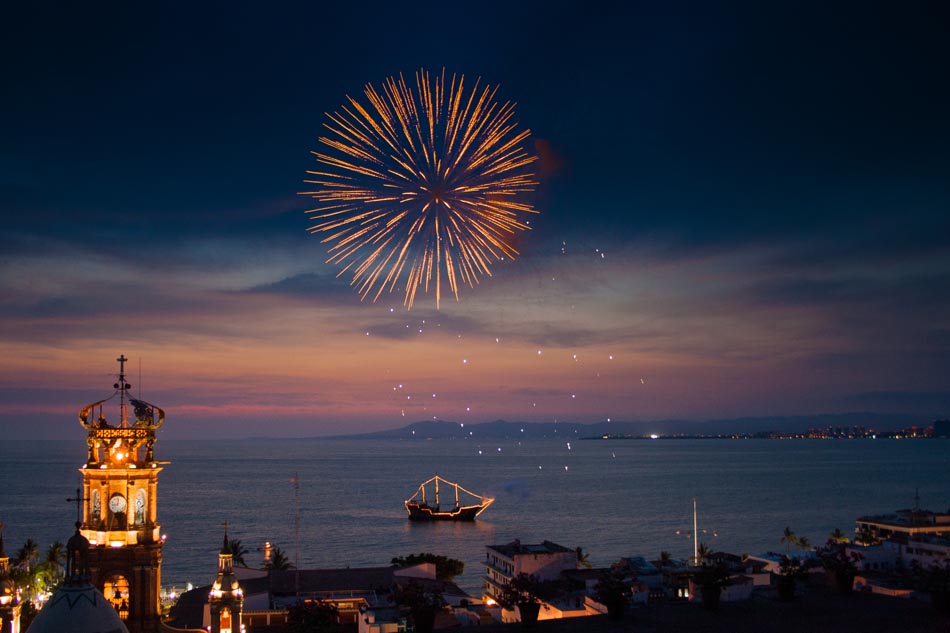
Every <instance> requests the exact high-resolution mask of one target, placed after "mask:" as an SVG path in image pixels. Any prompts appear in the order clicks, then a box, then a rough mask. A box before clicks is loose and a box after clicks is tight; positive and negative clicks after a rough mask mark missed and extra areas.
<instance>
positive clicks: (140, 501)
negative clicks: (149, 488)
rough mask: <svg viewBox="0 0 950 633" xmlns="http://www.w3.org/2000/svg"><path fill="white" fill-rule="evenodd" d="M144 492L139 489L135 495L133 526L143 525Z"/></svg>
mask: <svg viewBox="0 0 950 633" xmlns="http://www.w3.org/2000/svg"><path fill="white" fill-rule="evenodd" d="M145 502H146V497H145V490H144V489H143V488H139V489H138V491H137V492H136V493H135V525H145Z"/></svg>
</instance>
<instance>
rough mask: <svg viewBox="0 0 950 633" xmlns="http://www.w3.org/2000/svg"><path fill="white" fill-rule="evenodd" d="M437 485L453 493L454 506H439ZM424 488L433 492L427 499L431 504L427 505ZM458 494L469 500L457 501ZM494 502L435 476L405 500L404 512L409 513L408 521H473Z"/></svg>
mask: <svg viewBox="0 0 950 633" xmlns="http://www.w3.org/2000/svg"><path fill="white" fill-rule="evenodd" d="M439 484H442V487H443V488H444V487H446V486H449V487H451V488H452V489H453V490H454V492H455V504H454V505H453V506H452V507H450V508H448V509H445V510H443V509H442V507H441V505H440V498H439ZM426 486H432V487H433V488H434V490H435V495H434V496H430V497H429V498H428V499H431V500H432V501H433V502H432V503H429V500H427V498H426ZM460 492H461V493H464V494H465V495H467V496H468V497H469V498H470V499H466V498H465V497H463V499H462V501H459V493H460ZM494 501H495V499H494V498H492V497H483V496H482V495H477V494H475V493H474V492H471V491H469V490H466V489H465V488H463V487H462V486H460V485H458V484H457V483H455V482H453V481H449V480H448V479H443V478H442V477H439V476H438V475H436V476H434V477H432V478H431V479H428V480H426V481H424V482H422V485H421V486H419V489H418V490H416V492H415V494H414V495H412V496H411V497H410V498H409V499H407V500H406V512H408V513H409V520H410V521H474V520H475V517H477V516H478V515H479V514H481V513H482V512H484V511H485V508H487V507H488V506H490V505H491V504H492V502H494Z"/></svg>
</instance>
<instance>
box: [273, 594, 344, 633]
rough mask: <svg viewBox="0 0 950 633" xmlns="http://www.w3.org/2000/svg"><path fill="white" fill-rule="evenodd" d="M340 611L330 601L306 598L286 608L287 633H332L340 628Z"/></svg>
mask: <svg viewBox="0 0 950 633" xmlns="http://www.w3.org/2000/svg"><path fill="white" fill-rule="evenodd" d="M339 620H340V611H339V609H337V607H336V605H335V604H333V603H332V602H324V601H323V600H308V601H306V602H298V603H297V604H295V605H293V606H291V607H290V609H288V610H287V629H286V630H287V633H334V632H336V631H339V630H340V622H339Z"/></svg>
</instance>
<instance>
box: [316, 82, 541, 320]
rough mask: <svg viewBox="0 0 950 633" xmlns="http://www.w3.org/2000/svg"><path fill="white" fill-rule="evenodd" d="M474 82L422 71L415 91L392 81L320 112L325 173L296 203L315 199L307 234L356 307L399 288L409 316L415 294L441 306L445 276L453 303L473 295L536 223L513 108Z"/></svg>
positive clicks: (526, 155) (527, 156) (522, 134)
mask: <svg viewBox="0 0 950 633" xmlns="http://www.w3.org/2000/svg"><path fill="white" fill-rule="evenodd" d="M480 83H481V80H480V79H477V80H475V82H474V85H473V86H472V88H471V89H470V90H469V89H467V86H466V82H465V77H464V76H458V77H456V75H452V76H451V78H448V79H447V78H446V75H445V71H444V70H443V71H442V73H441V74H437V75H435V76H433V75H432V74H430V73H429V72H427V71H425V70H420V71H418V72H417V73H416V74H415V90H414V91H413V90H412V89H411V86H410V84H408V83H407V82H406V80H405V79H404V78H403V76H402V75H399V77H398V78H396V77H390V78H388V79H386V80H385V81H384V83H383V85H382V89H381V90H377V89H376V88H375V87H373V86H372V85H371V84H367V85H366V87H365V89H364V96H365V97H366V102H365V103H361V102H360V101H358V100H357V99H354V98H352V97H349V96H347V103H346V104H345V105H343V106H342V107H341V109H340V111H338V112H334V113H332V114H329V113H328V114H327V119H328V120H327V122H326V123H324V127H325V128H326V130H327V132H326V136H322V137H320V139H319V141H320V143H321V144H322V145H323V146H324V147H323V149H322V151H314V152H312V154H313V155H314V156H315V157H316V159H317V162H318V163H320V165H321V166H320V167H319V168H318V169H319V170H315V171H308V172H307V174H309V176H310V177H309V178H308V179H307V180H305V182H307V183H310V184H312V185H314V188H313V190H312V191H303V192H300V193H301V195H309V196H312V197H313V198H314V199H315V200H316V201H317V206H316V207H315V208H313V209H310V210H309V211H308V213H310V214H311V219H312V220H314V222H315V224H313V225H312V226H311V227H310V228H309V229H308V230H309V231H310V232H311V233H321V234H326V236H325V237H323V239H322V242H323V243H326V244H330V245H331V246H330V247H329V259H328V260H327V262H328V263H332V264H335V265H340V266H341V267H342V268H341V270H340V273H339V274H340V275H343V274H344V273H347V272H350V273H351V274H352V280H351V282H350V285H352V286H354V287H355V288H356V289H357V290H358V292H359V293H360V297H361V299H365V298H366V297H367V296H372V298H373V301H376V299H378V298H379V296H380V295H381V294H382V293H383V292H384V291H386V290H388V291H389V292H393V291H394V289H395V288H396V287H397V285H402V288H403V290H404V291H405V298H404V301H403V303H404V305H405V306H406V307H407V308H408V309H412V304H413V301H414V300H415V296H416V291H417V290H418V289H419V287H420V286H421V287H422V288H423V289H424V291H425V292H429V290H430V287H432V288H434V291H435V299H436V306H437V307H438V305H439V302H440V300H441V291H442V278H443V276H444V277H445V280H446V281H447V282H448V285H449V288H450V290H451V292H452V294H453V295H454V296H455V299H456V301H458V297H459V285H460V282H461V283H464V284H468V285H469V287H473V286H474V285H475V284H476V283H478V280H479V277H480V276H481V275H488V276H491V271H490V269H489V266H490V264H491V263H492V261H498V260H501V259H503V258H505V257H507V258H510V259H514V258H515V257H516V256H517V255H518V252H517V250H516V249H515V248H514V238H515V235H516V232H518V231H522V230H526V229H527V228H528V225H527V220H526V219H525V218H526V217H527V215H528V214H530V213H537V211H536V210H535V209H534V208H532V206H531V204H529V203H527V202H524V201H523V198H524V194H528V193H530V192H532V191H534V189H535V187H536V186H537V184H538V183H537V182H535V180H534V174H533V173H531V164H532V163H533V162H534V161H535V160H536V157H535V156H534V155H532V154H531V153H530V152H529V151H528V150H527V149H525V144H526V141H527V139H528V137H529V136H530V134H531V132H530V130H527V129H526V130H522V131H518V130H517V121H515V119H514V110H515V104H514V103H511V102H505V103H504V104H499V103H496V102H495V101H494V98H495V95H496V93H497V91H498V87H497V86H495V87H492V86H487V85H486V86H480Z"/></svg>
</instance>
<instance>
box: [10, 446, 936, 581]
mask: <svg viewBox="0 0 950 633" xmlns="http://www.w3.org/2000/svg"><path fill="white" fill-rule="evenodd" d="M84 456H85V442H84V441H83V440H82V439H81V438H77V441H75V442H32V443H31V442H2V443H0V521H3V522H4V523H5V524H6V526H7V527H6V530H5V532H4V536H5V539H4V540H5V543H6V549H7V552H8V553H9V554H11V555H14V554H15V552H16V549H17V548H19V546H20V545H21V544H22V542H23V541H24V540H25V539H26V538H27V537H31V538H33V539H34V540H35V541H37V542H38V543H40V545H41V547H42V548H45V547H46V546H47V545H48V544H49V543H51V542H53V541H54V540H60V541H65V540H66V539H67V538H68V537H69V535H70V533H71V531H72V527H71V526H72V523H73V521H74V520H75V506H74V505H72V504H69V503H67V502H66V498H67V497H69V496H72V495H73V494H74V491H75V488H76V486H77V484H78V481H79V476H78V472H77V469H78V467H79V466H80V465H81V463H82V460H83V459H84ZM156 458H157V459H161V460H168V461H170V462H171V463H170V464H168V465H167V466H166V467H165V470H164V471H163V473H162V474H161V479H160V483H159V497H158V503H159V519H160V522H161V524H162V532H163V533H165V534H167V537H168V538H167V541H166V546H165V551H164V566H163V584H164V585H166V586H168V585H175V586H178V587H181V586H183V585H185V583H187V582H191V583H194V584H196V585H198V584H204V583H208V582H210V581H211V580H212V579H213V577H214V574H215V571H216V564H217V559H216V552H217V550H218V548H219V547H220V543H221V538H222V531H223V527H222V525H223V523H224V522H225V521H228V522H229V524H230V526H231V527H230V534H231V536H232V538H237V539H240V540H241V541H242V542H243V543H244V545H245V546H246V547H247V548H248V549H249V550H250V551H251V553H250V555H249V556H248V557H247V558H248V562H249V563H251V564H252V565H253V564H255V563H257V562H259V561H260V560H261V556H262V554H261V552H260V551H259V550H260V548H261V546H262V545H263V543H264V541H265V540H269V541H271V542H272V543H274V544H275V545H277V546H278V547H281V548H282V549H283V550H285V551H286V552H287V553H288V555H289V557H290V558H291V560H294V559H296V560H297V561H298V563H299V566H300V567H305V568H327V567H346V566H352V567H356V566H372V565H385V564H388V563H389V561H390V559H391V558H393V557H394V556H401V555H406V554H410V553H414V552H422V551H429V552H435V553H438V554H443V555H447V556H451V557H454V558H458V559H461V560H462V561H464V562H465V574H464V575H463V576H462V577H461V578H459V579H458V581H459V584H460V585H461V586H462V587H463V588H464V589H467V590H469V591H471V592H475V593H477V592H478V591H479V587H480V585H481V583H480V580H479V577H480V575H481V572H482V568H481V561H482V560H483V559H484V556H485V553H484V547H485V545H486V544H498V543H506V542H509V541H511V540H513V539H515V538H519V539H521V540H522V541H523V542H538V541H541V540H544V539H548V540H552V541H554V542H556V543H560V544H562V545H565V546H567V547H572V548H573V547H575V546H581V547H583V548H584V550H585V551H587V552H589V553H590V560H591V562H592V563H594V564H595V565H607V564H609V563H611V562H613V561H615V560H617V559H618V558H620V557H622V556H633V555H643V556H647V557H656V556H657V555H658V554H659V552H660V551H661V550H668V551H670V552H672V553H673V555H674V556H678V557H686V556H689V555H690V553H691V552H692V537H691V536H690V532H691V529H692V498H693V497H694V496H695V497H696V498H697V503H698V508H699V528H700V540H701V541H702V542H705V543H707V544H708V545H710V546H711V547H712V548H714V549H721V550H726V551H732V552H735V553H740V554H741V553H760V552H764V551H767V550H779V549H780V548H781V547H782V545H781V544H780V542H779V539H780V538H781V535H782V531H783V529H784V528H785V527H786V526H790V527H791V528H792V529H793V530H794V531H795V532H796V533H797V534H798V535H800V536H802V535H804V536H807V537H808V538H809V539H810V540H811V542H812V543H814V544H819V543H822V542H824V541H825V539H826V538H827V535H828V534H829V533H830V532H831V531H832V530H833V529H834V528H836V527H840V528H841V529H842V530H845V531H850V530H852V529H853V526H854V519H855V518H856V517H857V516H859V515H861V514H865V513H880V512H887V511H891V510H895V509H898V508H906V507H911V506H912V505H913V503H914V495H915V492H918V493H919V495H920V503H921V506H922V507H925V508H929V509H932V510H940V511H946V510H947V508H948V506H950V441H947V440H851V441H847V440H837V441H836V440H824V441H820V440H784V441H783V440H655V441H650V440H645V441H644V440H640V441H636V440H611V441H605V440H572V441H571V442H570V443H568V442H567V441H565V440H563V439H562V440H553V439H550V440H531V441H522V442H518V441H514V440H507V441H491V442H487V443H486V442H481V443H479V442H476V441H474V440H472V439H469V440H454V441H453V440H443V441H426V440H422V439H419V440H327V439H305V440H234V441H190V442H184V441H161V440H160V441H159V442H158V444H157V445H156ZM434 473H439V474H440V475H442V476H443V477H445V478H447V479H450V480H453V481H457V482H459V483H460V484H462V485H463V486H465V487H466V488H468V489H469V490H472V491H474V492H478V493H480V494H484V495H490V496H493V497H495V498H496V501H495V503H494V505H493V506H491V507H490V508H489V509H488V510H486V512H485V513H484V514H482V517H481V518H480V519H479V520H478V521H477V522H476V523H474V524H453V523H438V524H415V523H409V521H408V520H407V519H406V514H405V510H404V508H403V504H402V502H403V501H404V500H405V499H407V498H408V497H409V496H411V495H412V494H413V493H414V492H415V489H416V488H417V487H418V485H419V484H420V483H421V482H422V481H423V480H425V479H428V478H429V477H430V476H432V475H433V474H434ZM295 475H296V476H297V478H298V481H299V490H295V487H294V484H293V481H292V480H293V478H294V476H295ZM298 508H299V512H298ZM295 526H299V527H295Z"/></svg>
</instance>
